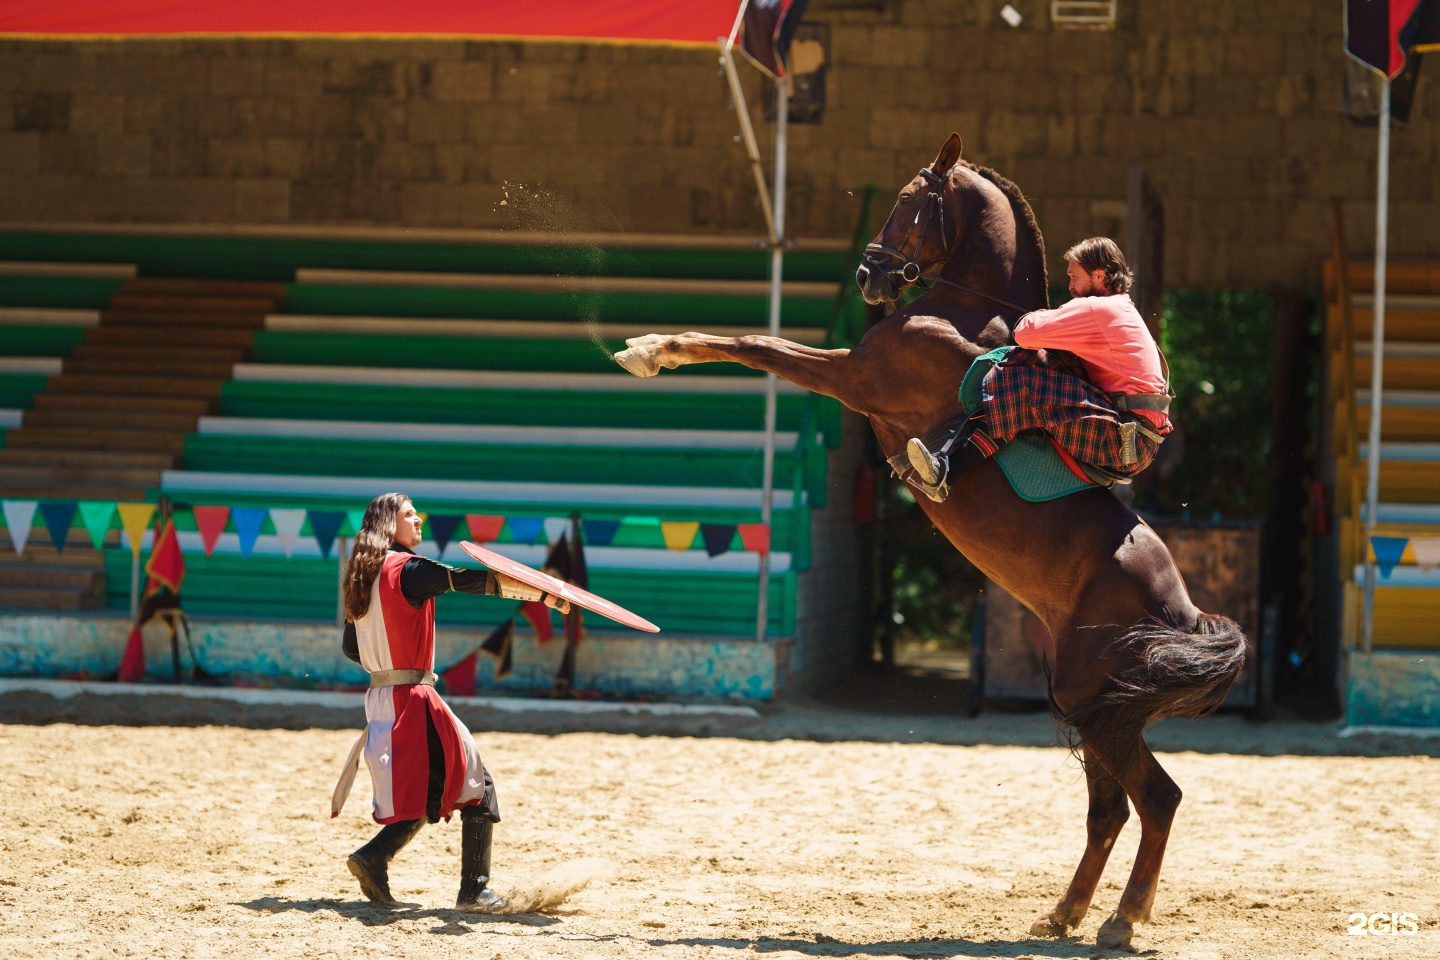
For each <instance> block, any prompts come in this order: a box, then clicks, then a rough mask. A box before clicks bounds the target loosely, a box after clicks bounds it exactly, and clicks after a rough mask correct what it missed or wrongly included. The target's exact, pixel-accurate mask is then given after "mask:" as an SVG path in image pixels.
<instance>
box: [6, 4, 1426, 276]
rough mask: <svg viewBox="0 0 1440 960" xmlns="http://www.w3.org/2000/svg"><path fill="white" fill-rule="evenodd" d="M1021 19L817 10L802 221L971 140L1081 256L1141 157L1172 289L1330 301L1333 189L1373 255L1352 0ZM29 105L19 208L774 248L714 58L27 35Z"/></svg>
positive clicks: (1418, 168)
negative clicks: (1100, 19)
mask: <svg viewBox="0 0 1440 960" xmlns="http://www.w3.org/2000/svg"><path fill="white" fill-rule="evenodd" d="M1013 2H1014V4H1015V5H1016V6H1017V7H1018V8H1019V9H1020V11H1021V13H1023V14H1025V16H1026V20H1025V22H1024V23H1023V24H1021V26H1020V27H1019V28H1018V29H1012V28H1010V27H1008V26H1006V25H1005V24H1004V22H1003V21H1001V20H1000V19H999V18H998V10H999V8H1000V7H1001V6H1002V5H1003V3H1002V0H967V2H964V3H958V2H955V0H828V2H827V0H815V2H813V3H812V4H811V8H810V14H809V19H810V20H812V21H817V22H824V23H828V24H830V26H831V54H832V56H831V60H832V62H831V70H830V73H829V101H830V103H829V107H828V109H827V111H826V114H825V119H824V122H823V123H822V124H820V125H818V126H806V127H796V128H792V129H793V137H792V152H791V162H790V169H791V189H790V205H789V210H790V225H791V231H790V232H792V233H794V234H798V235H837V236H838V235H844V234H846V233H847V232H848V230H849V229H850V227H851V225H852V224H853V222H854V217H855V207H854V201H853V200H852V199H851V197H850V194H851V193H852V192H854V191H857V188H859V187H860V186H862V185H863V184H864V183H866V182H874V183H876V184H877V185H879V186H880V187H881V188H882V189H883V190H885V191H887V192H888V191H889V190H891V189H894V188H896V187H898V185H899V184H900V183H901V182H902V181H903V180H905V179H908V178H909V176H910V175H912V174H913V173H914V171H915V170H916V169H917V168H918V167H920V166H921V165H922V164H925V163H928V162H929V161H930V160H931V159H933V157H934V155H935V152H936V150H937V149H938V147H939V145H940V143H941V142H942V141H943V139H944V137H945V136H946V135H947V134H948V133H949V132H950V131H951V130H952V129H953V130H958V131H959V132H960V133H961V134H962V135H963V136H964V138H965V142H966V156H967V157H969V158H970V159H972V160H975V161H977V162H980V163H984V164H987V165H991V166H994V167H996V168H997V169H999V170H1000V171H1001V172H1002V173H1005V174H1006V175H1008V176H1010V177H1011V178H1012V179H1014V180H1015V181H1016V182H1017V183H1019V184H1020V186H1021V187H1022V188H1023V189H1025V190H1026V192H1027V193H1028V194H1029V195H1030V196H1031V197H1032V198H1033V200H1034V203H1035V206H1036V210H1037V213H1038V214H1039V217H1040V221H1041V225H1042V227H1043V228H1044V230H1045V232H1046V235H1047V236H1048V237H1049V238H1050V247H1051V258H1052V267H1053V265H1054V264H1055V259H1054V255H1055V253H1056V252H1057V251H1059V250H1063V249H1064V247H1065V246H1067V245H1068V244H1069V243H1070V242H1072V241H1073V240H1075V239H1078V238H1080V237H1082V236H1086V235H1090V234H1093V233H1102V232H1103V233H1119V232H1120V230H1121V229H1122V226H1123V225H1122V222H1121V218H1122V213H1121V210H1122V206H1121V203H1120V202H1121V201H1123V198H1124V194H1125V180H1126V173H1127V170H1128V169H1129V167H1130V166H1131V165H1132V164H1137V163H1138V164H1142V165H1144V167H1145V168H1146V170H1147V171H1148V172H1149V173H1150V175H1151V176H1152V178H1153V179H1154V181H1155V182H1156V184H1157V185H1158V187H1159V190H1160V192H1161V194H1162V195H1163V197H1164V200H1165V203H1166V210H1167V217H1168V235H1167V244H1168V246H1167V262H1166V271H1167V279H1168V281H1169V283H1170V285H1172V286H1199V287H1254V286H1270V285H1277V284H1278V285H1290V286H1315V285H1318V262H1319V260H1320V259H1321V258H1322V257H1323V256H1324V255H1325V254H1326V252H1327V250H1328V248H1329V243H1330V223H1331V220H1330V198H1331V197H1333V196H1338V197H1341V198H1343V199H1344V200H1345V201H1346V215H1347V217H1348V221H1349V227H1350V237H1351V246H1352V249H1354V250H1355V251H1357V252H1359V251H1364V250H1367V249H1370V248H1371V247H1372V245H1373V223H1374V204H1373V196H1374V185H1375V147H1376V137H1375V131H1374V129H1373V128H1361V127H1355V126H1352V125H1351V124H1350V123H1349V122H1348V121H1347V120H1345V119H1344V118H1343V117H1342V116H1340V114H1339V113H1338V111H1337V103H1338V101H1339V97H1340V91H1341V83H1342V78H1343V75H1344V57H1343V54H1342V52H1341V16H1342V8H1341V4H1340V3H1339V2H1338V0H1333V2H1324V3H1317V2H1314V0H1271V2H1266V3H1253V2H1251V0H1210V2H1206V3H1200V4H1196V3H1182V2H1179V0H1120V10H1121V19H1120V23H1119V25H1118V28H1117V29H1116V30H1114V31H1106V32H1087V31H1065V30H1056V29H1052V28H1051V26H1050V25H1049V24H1048V22H1047V19H1046V11H1047V10H1048V4H1045V3H1043V2H1041V0H1013ZM751 74H753V71H747V76H748V77H749V79H748V80H747V83H748V85H749V87H750V90H751V92H752V103H753V102H756V101H757V100H758V94H759V91H760V84H759V82H758V80H757V79H756V78H755V77H754V76H753V75H751ZM1435 86H1436V85H1435V83H1434V82H1433V78H1425V77H1422V80H1421V89H1420V92H1419V94H1418V98H1417V103H1416V105H1415V109H1414V112H1413V114H1412V118H1411V122H1410V125H1409V128H1408V129H1406V130H1404V131H1401V132H1399V133H1397V135H1396V137H1395V138H1394V148H1393V150H1394V154H1393V164H1392V170H1391V182H1392V198H1393V206H1392V212H1391V224H1392V227H1391V230H1392V232H1391V251H1392V255H1394V256H1397V257H1407V256H1408V257H1434V256H1437V255H1440V177H1437V176H1436V173H1435V170H1436V162H1437V160H1440V156H1437V150H1440V132H1437V124H1436V121H1435V117H1436V116H1437V114H1440V103H1437V94H1436V92H1435ZM0 89H3V90H4V91H5V93H6V95H7V96H8V98H9V103H8V104H5V103H3V102H0V219H4V220H10V221H25V220H45V221H112V222H114V221H119V222H131V221H141V222H180V223H185V222H206V223H216V222H237V223H277V224H287V223H294V224H383V225H402V226H427V227H447V226H448V227H516V228H539V229H563V228H569V227H578V228H583V229H589V230H594V229H611V228H614V229H624V230H628V231H674V232H681V231H700V232H752V233H758V232H759V230H760V217H759V213H758V209H757V206H756V204H755V199H754V190H753V185H752V184H751V182H750V174H749V170H748V168H747V166H746V163H745V161H744V155H743V151H742V150H741V147H740V145H739V143H738V142H737V140H736V125H735V119H734V116H733V114H732V113H731V111H730V109H729V106H728V103H729V97H728V93H727V89H726V85H725V83H724V80H723V78H722V77H721V75H720V73H719V71H718V68H717V65H716V58H715V56H714V55H713V54H712V53H710V52H708V51H705V50H703V49H690V50H683V49H665V48H656V47H624V46H617V45H575V44H558V43H526V44H521V43H495V42H486V43H478V42H464V41H339V40H336V41H328V40H315V41H289V40H286V41H281V40H214V41H199V40H173V41H172V40H127V41H90V42H59V41H6V42H4V43H0ZM756 114H757V116H758V110H757V111H756ZM760 127H761V132H762V136H768V130H767V129H766V127H765V124H764V123H763V121H761V122H760ZM522 188H523V189H522Z"/></svg>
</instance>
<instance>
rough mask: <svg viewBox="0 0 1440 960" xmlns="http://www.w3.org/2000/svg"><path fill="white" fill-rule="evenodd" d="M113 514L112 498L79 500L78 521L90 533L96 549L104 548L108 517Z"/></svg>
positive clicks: (108, 523) (108, 522)
mask: <svg viewBox="0 0 1440 960" xmlns="http://www.w3.org/2000/svg"><path fill="white" fill-rule="evenodd" d="M114 516H115V501H113V500H81V501H80V523H81V525H83V526H84V527H85V532H86V533H88V534H90V542H91V543H93V544H95V549H96V550H103V549H105V535H106V534H108V533H109V532H110V519H111V518H112V517H114Z"/></svg>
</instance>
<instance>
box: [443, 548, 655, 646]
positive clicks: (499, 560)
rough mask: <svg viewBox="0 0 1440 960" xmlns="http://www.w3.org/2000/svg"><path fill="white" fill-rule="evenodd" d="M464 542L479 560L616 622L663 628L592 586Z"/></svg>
mask: <svg viewBox="0 0 1440 960" xmlns="http://www.w3.org/2000/svg"><path fill="white" fill-rule="evenodd" d="M460 546H461V547H462V548H464V550H465V552H466V553H468V554H470V556H472V557H474V558H475V559H476V560H478V561H480V562H481V563H483V564H485V566H487V567H489V568H490V569H491V570H494V571H495V572H496V573H503V574H504V575H505V576H507V577H509V578H511V579H512V580H519V581H520V582H521V583H526V584H529V585H530V586H532V587H535V588H537V589H539V590H544V591H545V592H546V593H549V594H553V595H555V596H557V597H562V598H564V599H566V600H569V601H570V602H571V603H573V604H575V605H576V606H579V607H584V608H585V609H586V610H590V611H592V612H594V613H598V614H600V615H601V616H603V617H609V618H610V619H611V620H614V621H615V622H616V623H623V624H625V626H627V627H634V628H635V629H636V630H644V631H645V632H646V633H659V632H660V628H659V627H657V626H655V624H653V623H651V622H650V621H649V620H646V619H645V618H644V617H641V616H636V615H635V614H633V613H631V612H630V611H629V610H626V609H625V608H624V607H622V606H620V605H619V604H614V603H611V602H610V601H609V600H606V599H605V598H604V597H597V596H595V594H593V593H591V592H590V591H589V590H581V589H580V588H579V587H577V586H575V585H574V584H572V583H566V582H564V581H563V580H556V579H555V578H554V577H552V576H550V575H549V574H548V573H541V572H540V571H539V570H536V569H534V568H533V567H527V566H525V564H523V563H520V562H519V561H518V560H511V559H510V558H509V557H505V556H501V555H500V554H498V553H496V552H495V551H494V550H486V549H485V548H484V547H482V546H480V545H479V544H475V543H471V542H470V541H469V540H461V541H460Z"/></svg>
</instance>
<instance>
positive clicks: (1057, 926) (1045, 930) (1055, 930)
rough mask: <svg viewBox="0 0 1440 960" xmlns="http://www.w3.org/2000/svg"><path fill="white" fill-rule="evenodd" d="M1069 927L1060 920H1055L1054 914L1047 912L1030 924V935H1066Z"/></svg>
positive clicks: (1054, 936)
mask: <svg viewBox="0 0 1440 960" xmlns="http://www.w3.org/2000/svg"><path fill="white" fill-rule="evenodd" d="M1069 932H1070V927H1069V926H1068V925H1067V924H1066V923H1065V922H1064V921H1062V920H1056V919H1055V914H1053V913H1047V914H1046V915H1045V916H1043V917H1041V918H1040V919H1039V920H1036V921H1035V922H1034V923H1032V924H1031V925H1030V936H1032V937H1049V938H1051V939H1055V938H1057V937H1063V936H1066V935H1067V934H1068V933H1069Z"/></svg>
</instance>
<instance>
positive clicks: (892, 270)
mask: <svg viewBox="0 0 1440 960" xmlns="http://www.w3.org/2000/svg"><path fill="white" fill-rule="evenodd" d="M920 176H922V177H924V178H925V181H926V182H927V183H929V184H930V192H929V193H927V194H926V195H925V204H924V206H922V207H921V208H920V209H919V210H917V211H915V222H914V223H913V224H911V226H910V232H909V233H908V234H906V236H905V245H906V246H910V238H911V237H913V236H914V235H915V228H916V227H917V226H918V227H920V237H919V239H917V240H916V241H915V244H914V246H913V247H911V249H910V251H909V252H906V250H905V247H891V246H887V245H886V244H883V243H867V244H866V245H865V255H864V256H863V257H862V258H861V262H862V263H863V264H865V266H866V267H868V268H870V269H871V270H873V271H875V272H877V273H881V274H884V275H885V276H887V277H891V278H892V279H893V278H895V277H899V278H900V279H901V280H903V281H904V282H905V283H918V284H920V285H921V286H922V287H924V288H925V289H926V290H929V289H930V284H935V283H943V284H945V285H946V286H947V287H954V288H955V289H957V290H964V291H965V292H966V293H971V294H974V295H975V296H977V297H981V298H982V299H985V300H989V301H990V302H991V303H996V304H999V305H1000V306H1002V307H1007V308H1009V309H1010V310H1014V311H1015V314H1016V316H1023V315H1025V314H1027V313H1029V312H1030V311H1029V310H1026V309H1025V308H1024V307H1020V306H1017V305H1016V304H1013V303H1011V302H1010V301H1009V300H1002V299H1001V298H999V297H992V296H991V295H990V294H988V293H985V292H984V291H981V290H976V289H975V288H974V287H969V286H966V285H965V284H963V283H957V282H956V281H954V280H949V279H947V278H945V277H942V276H940V275H939V274H938V273H926V272H924V271H923V270H922V269H921V268H920V264H919V262H918V260H917V258H918V257H919V256H920V252H921V251H922V250H924V249H925V234H926V233H927V232H928V231H929V230H930V224H931V223H933V222H936V221H938V224H937V225H938V226H939V228H940V251H941V253H943V254H944V255H945V259H947V260H948V259H949V257H950V235H949V234H948V233H947V232H946V230H945V190H944V187H945V178H944V177H943V176H941V175H940V174H938V173H936V172H935V171H934V170H932V169H930V168H929V167H924V168H923V169H921V171H920ZM922 218H923V219H924V221H925V222H924V223H923V224H922V223H921V222H920V221H921V219H922ZM926 281H929V283H926Z"/></svg>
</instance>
